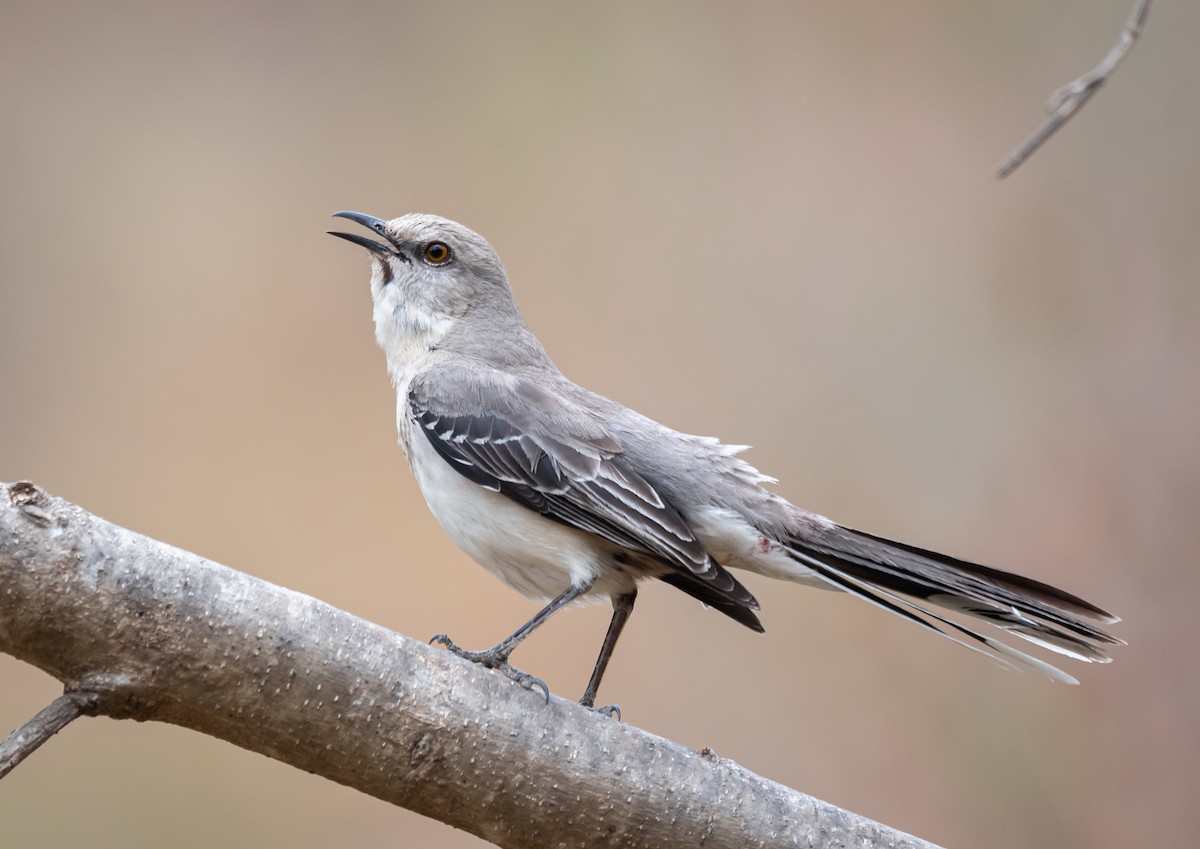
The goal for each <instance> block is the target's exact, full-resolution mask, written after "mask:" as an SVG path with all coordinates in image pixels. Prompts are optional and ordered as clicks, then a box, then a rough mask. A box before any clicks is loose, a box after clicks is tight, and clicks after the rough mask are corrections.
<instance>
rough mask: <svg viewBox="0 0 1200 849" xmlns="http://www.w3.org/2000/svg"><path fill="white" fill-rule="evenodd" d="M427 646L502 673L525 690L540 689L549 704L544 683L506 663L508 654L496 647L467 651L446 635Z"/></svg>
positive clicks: (437, 637)
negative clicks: (441, 647) (441, 648)
mask: <svg viewBox="0 0 1200 849" xmlns="http://www.w3.org/2000/svg"><path fill="white" fill-rule="evenodd" d="M429 644H430V645H439V646H444V647H445V649H446V651H448V652H450V653H451V654H453V655H457V656H458V657H461V658H462V659H463V660H469V661H471V662H472V663H478V664H479V665H480V666H486V667H487V668H488V669H495V670H496V671H497V672H502V673H504V674H505V675H506V676H507V677H508V678H510V679H512V680H513V681H515V682H517V684H519V685H521V686H522V687H523V688H525V689H526V690H533V689H535V688H536V689H540V690H541V691H542V695H543V696H545V698H546V703H547V704H549V703H550V688H549V687H547V686H546V682H545V681H543V680H542V679H541V678H535V677H534V676H532V675H530V674H528V673H526V672H522V671H521V670H519V669H517V668H516V667H515V666H513V665H512V664H511V663H509V662H508V652H506V651H500V650H499V648H498V647H496V646H493V647H492V648H490V649H484V650H483V651H468V650H467V649H464V648H459V647H458V646H456V645H455V644H454V641H453V640H451V639H450V637H449V636H447V635H446V634H435V635H434V636H433V637H431V638H430V639H429Z"/></svg>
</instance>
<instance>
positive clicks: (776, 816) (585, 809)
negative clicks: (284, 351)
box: [0, 482, 931, 849]
mask: <svg viewBox="0 0 1200 849" xmlns="http://www.w3.org/2000/svg"><path fill="white" fill-rule="evenodd" d="M0 651H4V652H7V653H9V654H11V655H14V656H15V657H18V658H20V659H22V660H25V661H27V662H29V663H31V664H33V665H35V666H37V667H39V668H40V669H43V670H45V671H46V672H48V673H49V674H51V675H53V676H55V677H56V678H58V679H59V680H61V681H62V682H63V683H64V685H65V687H66V690H67V691H68V692H69V693H73V694H78V696H77V698H80V699H85V700H86V705H87V710H86V713H89V714H100V715H106V716H110V717H115V718H125V719H136V720H156V721H160V722H170V723H173V724H175V725H181V726H184V727H187V728H191V729H194V730H196V731H200V732H202V733H205V734H210V735H212V736H214V737H219V738H221V739H223V740H228V741H229V742H231V743H234V744H235V745H238V746H241V747H243V748H246V749H250V750H252V751H255V752H260V753H262V754H265V755H268V756H269V757H272V758H276V759H277V760H280V761H283V762H285V763H288V764H291V765H293V766H295V767H298V768H300V769H304V770H307V771H309V772H313V773H316V774H318V775H322V776H325V777H326V778H329V779H332V780H333V781H337V782H339V783H342V784H346V785H349V786H351V787H354V788H356V789H358V790H361V791H362V792H364V793H369V794H371V795H372V796H377V797H379V798H381V799H384V800H387V801H389V802H393V803H395V804H397V805H401V806H403V807H405V808H409V809H411V810H413V811H416V812H418V813H421V814H424V815H426V816H429V817H433V818H435V819H438V820H441V821H442V822H445V823H448V824H450V825H453V826H456V827H458V828H462V829H465V830H466V831H469V832H471V833H473V834H476V835H478V836H480V837H482V838H484V839H486V840H489V841H492V842H493V843H496V844H498V845H500V846H507V847H522V849H536V847H552V846H564V845H566V846H579V847H589V846H622V847H629V848H630V849H636V847H689V849H694V847H698V846H704V847H711V849H726V848H727V847H728V849H734V847H736V849H746V847H788V846H795V847H835V846H836V847H843V846H855V847H875V846H894V847H911V849H917V847H929V846H930V845H931V844H928V843H925V842H924V841H921V840H918V839H917V838H914V837H911V836H909V835H906V834H903V833H901V832H898V831H895V830H893V829H890V828H888V827H886V826H883V825H880V824H878V823H875V822H873V821H871V820H868V819H865V818H863V817H860V816H858V815H856V814H853V813H850V812H848V811H844V810H842V809H840V808H837V807H835V806H833V805H830V804H827V803H825V802H822V801H820V800H817V799H814V798H812V797H809V796H806V795H804V794H802V793H798V792H796V791H794V790H791V789H789V788H787V787H784V786H782V785H780V784H777V783H775V782H772V781H768V780H766V779H764V778H762V777H760V776H757V775H755V774H753V773H750V772H748V771H747V770H745V769H742V768H741V767H740V766H738V765H737V764H735V763H733V762H731V761H728V760H725V759H721V758H715V757H712V756H710V755H706V754H702V753H700V752H695V751H692V750H690V749H687V748H684V747H683V746H680V745H677V744H675V743H672V742H670V741H669V740H664V739H662V738H660V737H656V736H654V735H652V734H649V733H647V732H645V731H642V730H640V729H638V728H635V727H633V726H631V725H628V724H624V723H619V722H616V721H614V720H611V719H608V718H605V717H603V716H599V715H597V714H595V713H592V712H590V711H587V710H584V709H583V708H580V707H579V706H578V705H576V704H574V703H572V702H567V701H564V700H562V699H559V698H554V697H552V698H551V699H550V703H549V704H548V705H547V704H543V702H542V698H541V696H540V694H537V693H534V692H530V691H527V690H523V689H521V688H520V687H518V686H515V685H514V684H513V683H512V682H511V681H509V680H508V679H506V678H504V677H502V676H500V675H497V674H494V673H492V672H490V671H488V670H485V669H481V668H478V667H475V666H473V665H472V664H469V663H467V662H465V661H462V660H460V659H459V658H456V657H453V656H452V655H450V654H448V653H447V652H443V651H439V650H435V649H431V648H430V647H428V646H426V645H424V644H423V643H422V642H419V641H416V640H412V639H410V638H407V637H404V636H402V635H399V634H395V633H393V632H391V631H388V630H386V629H384V628H381V627H379V626H378V625H373V624H371V623H370V622H366V621H364V620H362V619H359V618H357V617H355V616H352V615H350V614H348V613H345V612H343V611H340V610H337V609H335V608H333V607H331V606H329V605H327V604H325V603H323V602H321V601H318V600H317V599H314V598H311V597H309V596H306V595H303V594H301V593H297V592H292V591H290V590H287V589H284V588H282V587H278V586H275V585H273V584H269V583H267V582H265V581H261V580H259V579H257V578H254V577H251V576H250V575H246V574H244V573H241V572H237V571H235V570H233V569H229V568H227V567H225V566H221V565H220V564H217V563H214V562H212V561H210V560H206V559H204V558H203V557H200V556H198V555H196V554H192V553H189V552H186V551H182V550H180V549H178V548H174V547H172V546H170V545H167V544H165V543H162V542H158V541H156V540H152V539H149V538H148V537H144V536H142V535H140V534H137V533H134V532H132V531H129V530H126V529H124V528H121V527H118V526H116V525H113V524H111V523H109V522H106V521H104V520H103V519H100V518H98V517H96V516H93V515H92V514H90V513H88V512H86V511H85V510H83V509H81V508H79V507H77V506H75V505H73V504H70V503H68V502H66V501H63V500H61V499H59V498H56V497H53V496H50V495H48V494H47V493H45V492H43V491H42V490H40V489H39V488H37V487H36V486H34V485H33V484H30V483H24V482H23V483H16V484H7V485H5V484H0Z"/></svg>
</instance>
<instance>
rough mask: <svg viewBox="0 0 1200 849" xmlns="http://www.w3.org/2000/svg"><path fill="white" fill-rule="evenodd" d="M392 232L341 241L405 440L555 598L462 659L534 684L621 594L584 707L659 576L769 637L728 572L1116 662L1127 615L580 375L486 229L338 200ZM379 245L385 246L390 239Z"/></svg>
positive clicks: (976, 636)
mask: <svg viewBox="0 0 1200 849" xmlns="http://www.w3.org/2000/svg"><path fill="white" fill-rule="evenodd" d="M335 215H336V216H337V217H340V218H348V219H349V220H351V221H354V222H356V223H358V224H361V225H363V226H365V227H367V228H369V229H370V230H371V231H373V233H374V235H376V236H378V239H372V238H368V237H366V236H361V235H357V234H351V233H332V235H334V236H339V237H341V238H343V239H346V240H348V241H350V242H353V243H355V244H357V245H361V246H362V247H364V248H366V249H367V250H368V251H370V254H371V260H372V263H371V272H372V273H371V296H372V298H373V300H374V316H375V338H376V340H377V341H378V342H379V346H380V347H381V348H383V352H384V354H385V355H386V357H387V368H388V373H389V374H390V375H391V378H392V383H393V384H394V385H395V387H396V393H397V409H396V424H397V427H398V429H399V432H400V445H401V446H402V447H403V449H404V453H405V456H406V457H407V458H408V461H409V464H410V465H411V466H412V470H413V474H414V475H415V476H416V479H417V483H418V484H419V485H420V487H421V492H422V494H424V496H425V500H426V502H427V503H428V504H429V508H430V510H432V511H433V514H434V516H436V517H437V520H438V522H440V523H441V525H442V527H443V528H445V530H446V532H447V533H449V534H450V536H451V537H452V538H453V539H454V541H455V542H456V543H458V545H459V546H460V547H461V548H462V549H463V550H464V551H465V552H466V553H467V554H469V555H470V556H471V557H472V558H474V559H475V560H477V561H478V562H479V563H481V564H482V565H483V566H484V567H485V568H487V569H488V570H489V571H490V572H492V574H494V575H496V577H498V578H499V579H500V580H501V581H503V582H504V583H506V584H508V585H509V586H510V587H512V588H513V589H515V590H517V591H518V592H521V593H523V594H524V595H526V596H528V597H530V598H533V599H537V600H539V601H543V602H546V601H548V603H547V604H546V606H545V607H544V608H543V609H542V610H541V611H540V612H539V613H538V614H537V615H536V616H534V617H533V618H532V619H531V620H529V622H527V623H526V624H524V625H522V626H521V627H520V628H519V629H518V630H517V631H516V632H515V633H514V634H512V636H510V637H508V638H507V639H505V640H502V641H501V642H500V643H498V644H497V645H495V646H493V647H492V648H490V649H487V650H484V651H466V650H464V649H460V648H459V647H458V646H456V645H454V643H452V642H451V641H450V639H449V638H448V637H447V636H446V635H444V634H441V635H438V636H437V637H435V638H434V640H433V641H434V642H438V643H441V644H442V645H444V646H446V647H447V648H448V649H449V650H451V651H452V652H454V653H455V654H457V655H459V656H461V657H465V658H468V659H469V660H472V661H475V662H477V663H482V664H484V665H485V666H488V667H490V668H493V669H497V670H500V671H502V672H504V673H505V674H507V675H508V676H509V677H511V678H512V679H513V680H515V681H518V682H519V683H521V684H522V685H523V686H525V687H527V688H528V687H532V686H538V687H540V688H541V689H542V690H543V691H545V692H546V696H547V697H549V692H548V691H546V687H545V685H544V684H543V683H542V682H541V681H539V680H538V679H536V678H534V677H532V676H530V675H526V674H525V673H523V672H520V671H519V670H517V669H515V668H513V667H512V666H511V665H510V664H509V663H508V658H509V655H510V654H511V653H512V651H513V649H515V648H516V647H517V645H518V644H519V643H520V642H521V641H522V640H524V639H525V638H526V637H527V636H529V634H531V633H532V632H533V631H534V630H535V629H536V628H537V627H538V626H539V625H541V624H542V623H543V622H545V621H546V619H548V618H549V617H550V616H551V615H552V614H553V613H555V612H556V611H558V610H560V609H561V608H563V607H565V606H566V605H568V604H570V603H571V602H573V601H576V600H578V599H582V598H584V597H586V598H588V599H604V598H607V599H610V600H611V602H612V605H613V616H612V622H611V624H610V625H609V627H608V633H607V635H606V636H605V638H604V643H603V645H602V646H601V649H600V656H599V658H598V659H597V661H596V665H595V668H594V670H593V672H592V675H591V679H590V680H589V681H588V684H587V688H586V689H585V690H584V694H583V698H582V699H581V703H582V704H584V705H586V706H588V707H592V706H594V704H595V698H596V691H597V689H598V688H599V686H600V679H601V677H602V676H603V675H604V669H605V667H606V666H607V664H608V660H609V657H610V656H611V654H612V651H613V647H614V646H615V645H616V642H617V638H618V637H619V636H620V634H621V629H622V628H623V627H624V625H625V622H626V620H628V618H629V614H630V613H631V612H632V610H633V603H634V599H635V598H636V596H637V582H638V581H639V580H642V579H644V578H658V579H659V580H662V581H666V582H667V583H668V584H671V585H672V586H674V587H677V588H678V589H680V590H683V591H684V592H685V593H688V594H689V595H692V596H694V597H695V598H697V599H699V600H700V601H702V602H704V604H706V605H708V606H709V607H712V608H715V609H717V610H719V611H721V612H722V613H724V614H725V615H727V616H729V617H731V618H732V619H735V620H736V621H738V622H740V623H742V624H743V625H745V626H747V627H748V628H751V629H753V630H755V631H762V630H763V628H762V625H761V624H760V623H759V621H758V617H757V616H756V615H755V611H756V610H758V609H759V605H758V602H757V601H756V600H755V598H754V596H752V595H751V594H750V593H749V592H748V591H747V590H746V588H745V587H744V586H742V584H741V583H739V582H738V580H737V579H736V578H735V577H734V576H733V575H732V574H731V573H730V571H729V569H730V568H733V569H745V570H747V571H750V572H756V573H758V574H760V575H766V576H768V577H771V578H782V579H784V580H788V581H795V582H797V583H801V584H808V585H812V586H818V587H824V588H830V589H837V590H844V591H846V592H848V593H851V594H852V595H855V596H858V597H859V598H861V599H864V600H866V601H868V602H871V603H872V604H875V605H877V606H879V607H881V608H883V609H885V610H888V611H891V612H892V613H895V614H898V615H900V616H902V617H904V618H906V619H908V620H910V621H912V622H915V623H917V624H920V625H922V626H924V627H926V628H928V629H930V630H933V631H936V632H938V633H940V634H942V635H944V636H946V637H949V638H950V639H952V640H954V641H955V642H958V643H961V644H963V645H965V646H967V647H968V648H972V649H975V650H977V651H980V652H981V653H983V654H986V655H988V656H990V657H992V658H993V659H995V660H998V661H999V662H1000V663H1002V664H1004V665H1007V666H1013V665H1021V666H1028V667H1033V668H1035V669H1038V670H1040V671H1042V672H1044V673H1046V674H1047V675H1050V676H1051V677H1052V678H1055V679H1058V680H1060V681H1068V682H1071V683H1074V682H1075V679H1074V678H1072V677H1071V676H1069V675H1067V674H1066V673H1064V672H1062V671H1060V670H1059V669H1056V668H1055V667H1053V666H1051V665H1050V664H1048V663H1046V662H1044V661H1042V660H1039V659H1037V658H1035V657H1033V656H1031V655H1029V654H1027V653H1025V652H1023V651H1019V650H1018V649H1016V648H1014V647H1012V646H1011V645H1008V644H1006V643H1002V642H999V641H998V640H995V639H993V638H992V637H991V636H988V635H986V634H984V633H980V631H977V630H976V627H978V626H975V625H971V624H962V622H961V621H959V619H958V618H951V616H954V615H961V614H966V615H968V616H972V617H976V618H978V619H981V620H985V621H986V622H988V623H990V624H991V625H994V626H996V627H998V628H999V629H1001V630H1003V631H1006V632H1008V633H1010V634H1014V635H1016V636H1018V637H1022V638H1024V639H1026V640H1028V641H1030V642H1032V643H1035V644H1037V645H1039V646H1042V647H1043V648H1047V649H1050V650H1052V651H1055V652H1058V653H1060V654H1063V655H1067V656H1069V657H1073V658H1076V659H1078V660H1083V661H1096V662H1101V663H1104V662H1107V661H1108V660H1109V658H1108V657H1107V656H1106V655H1105V646H1107V645H1113V644H1119V643H1120V642H1121V641H1120V640H1118V639H1116V638H1115V637H1112V636H1110V635H1108V634H1106V633H1105V632H1104V631H1102V630H1100V629H1099V628H1097V627H1096V626H1094V625H1092V624H1090V622H1089V621H1087V620H1093V621H1100V622H1104V623H1111V622H1116V621H1118V620H1117V618H1116V617H1115V616H1112V615H1110V614H1108V613H1105V612H1104V611H1103V610H1101V609H1100V608H1098V607H1096V606H1095V605H1092V604H1090V603H1088V602H1086V601H1084V600H1083V599H1081V598H1079V597H1077V596H1074V595H1071V594H1070V593H1067V592H1064V591H1063V590H1060V589H1057V588H1055V587H1052V586H1049V585H1048V584H1044V583H1042V582H1040V581H1035V580H1032V579H1030V578H1024V577H1021V576H1019V575H1014V574H1012V573H1010V572H1002V571H1000V570H998V569H992V568H989V567H987V566H980V565H978V564H976V563H969V562H967V561H964V560H958V559H956V558H953V557H948V556H946V555H944V554H937V553H936V552H932V551H926V550H924V549H920V548H915V547H913V546H911V545H905V544H904V543H898V542H892V541H890V540H886V539H882V538H880V537H877V536H873V535H871V534H867V533H862V532H861V531H855V530H851V529H849V528H846V527H843V526H841V525H838V524H836V523H835V522H832V521H830V520H829V519H826V518H825V517H824V516H820V515H817V514H816V513H810V512H808V511H807V510H802V509H800V508H798V507H795V506H793V505H791V504H789V503H788V502H787V501H785V500H784V499H783V498H781V497H779V496H778V495H776V494H775V493H774V492H772V491H771V490H769V489H767V488H766V486H765V485H767V484H771V483H774V482H775V481H774V479H773V478H769V477H767V476H765V475H762V474H760V473H759V472H758V471H757V470H755V469H754V468H752V467H751V466H750V465H749V464H748V463H746V462H745V461H743V460H741V459H740V458H739V457H738V456H737V455H738V453H739V452H740V451H742V450H743V446H733V445H723V444H722V443H720V442H718V441H717V440H716V439H712V438H709V437H702V436H691V435H688V434H685V433H680V432H678V431H675V430H671V429H670V428H668V427H666V426H664V425H661V424H659V423H658V422H656V421H652V420H651V419H648V418H646V417H645V416H642V415H640V414H638V413H635V412H634V411H633V410H630V409H627V408H625V407H622V406H621V405H620V404H617V403H616V402H614V401H610V400H609V399H607V398H604V397H601V396H599V395H596V394H594V393H592V392H589V391H587V390H586V389H583V388H582V387H579V386H576V385H575V384H574V383H572V382H571V381H569V380H568V379H567V378H566V377H564V376H563V375H562V373H561V372H559V370H558V369H557V368H555V366H554V363H553V362H551V360H550V357H549V356H547V354H546V351H545V350H544V349H543V348H542V345H541V343H540V342H538V340H537V339H536V338H535V337H534V335H533V334H532V333H531V332H530V331H529V329H528V328H527V327H526V326H525V322H524V320H523V319H522V318H521V314H520V312H518V310H517V306H516V303H515V302H514V301H513V296H512V290H511V289H510V288H509V284H508V278H507V276H506V274H505V272H504V267H503V266H502V265H501V264H500V259H499V258H498V257H497V256H496V252H495V251H494V250H493V249H492V246H491V245H489V244H488V243H487V242H486V241H485V240H484V239H483V238H482V237H481V236H479V235H478V234H477V233H474V232H472V231H471V230H468V229H467V228H466V227H463V226H462V225H461V224H456V223H455V222H453V221H447V220H446V219H444V218H438V217H437V216H433V215H404V216H401V217H400V218H396V219H393V220H391V221H384V220H382V219H379V218H375V217H373V216H370V215H364V214H362V213H360V212H338V213H335ZM380 239H381V240H382V241H380Z"/></svg>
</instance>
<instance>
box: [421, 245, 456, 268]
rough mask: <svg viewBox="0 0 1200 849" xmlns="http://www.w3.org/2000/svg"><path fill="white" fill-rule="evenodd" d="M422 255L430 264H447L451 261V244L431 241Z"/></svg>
mask: <svg viewBox="0 0 1200 849" xmlns="http://www.w3.org/2000/svg"><path fill="white" fill-rule="evenodd" d="M421 255H422V256H423V257H424V258H425V261H426V262H427V263H429V264H430V265H445V264H446V263H448V262H449V261H450V246H449V245H447V244H446V243H445V242H430V243H429V244H428V245H426V246H425V250H424V251H422V254H421Z"/></svg>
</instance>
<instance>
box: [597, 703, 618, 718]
mask: <svg viewBox="0 0 1200 849" xmlns="http://www.w3.org/2000/svg"><path fill="white" fill-rule="evenodd" d="M592 710H594V711H595V712H596V713H598V714H600V715H601V716H607V717H608V718H609V719H615V720H616V721H617V722H620V721H621V706H620V705H605V706H604V707H598V708H592Z"/></svg>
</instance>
